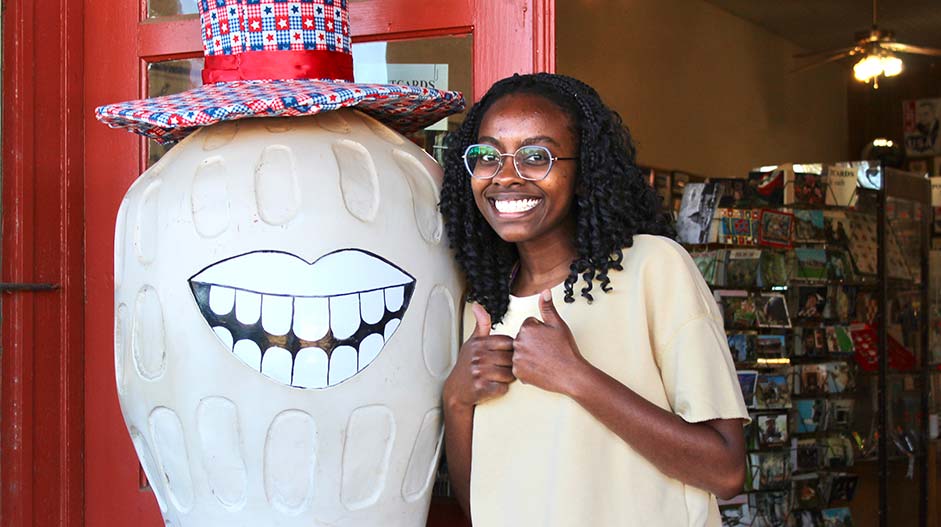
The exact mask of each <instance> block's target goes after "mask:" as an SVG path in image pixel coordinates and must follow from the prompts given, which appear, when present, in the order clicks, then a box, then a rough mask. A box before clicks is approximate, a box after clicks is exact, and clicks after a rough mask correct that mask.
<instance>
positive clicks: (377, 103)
mask: <svg viewBox="0 0 941 527" xmlns="http://www.w3.org/2000/svg"><path fill="white" fill-rule="evenodd" d="M347 1H348V0H197V4H198V7H199V17H200V22H201V25H202V39H203V54H204V58H205V65H204V68H203V86H201V87H199V88H196V89H193V90H189V91H186V92H183V93H178V94H175V95H166V96H163V97H154V98H151V99H143V100H138V101H129V102H122V103H118V104H109V105H107V106H101V107H99V108H98V109H97V110H95V117H97V118H98V120H100V121H102V122H103V123H105V124H107V125H108V126H111V127H113V128H127V129H128V130H130V131H132V132H136V133H138V134H141V135H144V136H147V137H151V138H153V139H155V140H156V141H157V142H159V143H174V142H176V141H179V140H181V139H183V138H184V137H186V136H187V135H189V134H190V133H192V132H193V131H195V130H196V128H198V127H201V126H207V125H211V124H214V123H217V122H220V121H229V120H234V119H244V118H247V117H277V116H296V115H313V114H316V113H319V112H324V111H330V110H337V109H339V108H345V107H351V106H355V107H356V108H358V109H360V110H362V111H364V112H366V113H368V114H370V115H372V116H373V117H375V118H377V119H378V120H380V121H382V122H384V123H385V124H387V125H389V126H391V127H392V128H395V129H396V130H398V131H400V132H402V133H408V132H412V131H415V130H420V129H422V128H424V127H425V126H428V125H430V124H432V123H434V122H437V121H438V120H440V119H442V118H443V117H445V116H447V115H449V114H452V113H455V112H459V111H461V110H462V109H463V108H464V97H463V95H461V94H460V93H459V92H454V91H441V90H435V89H429V88H419V87H414V86H400V85H391V84H355V83H353V54H352V53H351V51H350V26H349V11H348V10H347Z"/></svg>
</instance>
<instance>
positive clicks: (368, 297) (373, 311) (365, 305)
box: [359, 289, 386, 324]
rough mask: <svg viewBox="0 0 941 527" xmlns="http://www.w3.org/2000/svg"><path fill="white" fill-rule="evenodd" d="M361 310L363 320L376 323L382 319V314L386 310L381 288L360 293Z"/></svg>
mask: <svg viewBox="0 0 941 527" xmlns="http://www.w3.org/2000/svg"><path fill="white" fill-rule="evenodd" d="M359 306H360V312H361V313H362V315H363V322H365V323H367V324H375V323H376V322H379V321H380V320H382V315H384V314H385V312H386V306H385V301H384V300H383V294H382V290H381V289H377V290H375V291H369V292H366V293H360V295H359Z"/></svg>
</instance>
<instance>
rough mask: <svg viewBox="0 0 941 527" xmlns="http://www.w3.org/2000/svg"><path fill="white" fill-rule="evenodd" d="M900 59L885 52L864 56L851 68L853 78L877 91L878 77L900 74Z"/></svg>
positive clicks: (901, 65) (870, 53)
mask: <svg viewBox="0 0 941 527" xmlns="http://www.w3.org/2000/svg"><path fill="white" fill-rule="evenodd" d="M902 67H903V64H902V59H900V58H898V57H896V56H895V55H893V54H891V53H887V52H885V51H880V52H875V53H874V52H872V51H870V52H869V53H867V54H866V56H864V57H863V58H862V59H860V60H859V62H857V63H856V65H855V66H853V76H854V77H856V80H858V81H860V82H865V83H866V84H869V83H870V82H872V87H873V89H876V90H878V89H879V77H895V76H896V75H898V74H899V73H902Z"/></svg>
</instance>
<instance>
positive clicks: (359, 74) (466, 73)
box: [353, 35, 474, 163]
mask: <svg viewBox="0 0 941 527" xmlns="http://www.w3.org/2000/svg"><path fill="white" fill-rule="evenodd" d="M472 43H473V40H472V37H471V35H460V36H455V37H436V38H425V39H417V40H396V41H390V42H364V43H360V44H353V70H354V73H353V75H354V77H355V78H356V81H357V82H362V83H380V84H386V83H391V84H408V85H413V86H425V87H429V88H436V89H439V90H456V91H459V92H461V93H463V94H464V98H465V99H466V100H467V101H473V100H474V94H473V93H471V86H472V84H471V82H472V79H471V60H472V53H471V51H472ZM465 113H466V110H465V112H461V113H458V114H455V115H451V116H449V117H447V118H445V119H442V120H441V121H439V122H437V123H435V124H433V125H431V126H429V127H428V128H426V129H425V130H424V131H422V132H417V133H415V134H412V135H411V136H410V137H409V138H410V139H411V140H412V141H414V142H415V143H417V144H418V145H420V146H421V147H423V148H424V149H425V150H426V151H428V153H430V154H431V155H433V156H434V157H435V159H437V160H438V162H439V163H442V162H443V159H442V156H443V152H444V150H443V149H444V136H445V135H446V134H447V133H448V132H453V131H454V130H457V128H458V127H459V126H460V125H461V123H462V122H464V115H465Z"/></svg>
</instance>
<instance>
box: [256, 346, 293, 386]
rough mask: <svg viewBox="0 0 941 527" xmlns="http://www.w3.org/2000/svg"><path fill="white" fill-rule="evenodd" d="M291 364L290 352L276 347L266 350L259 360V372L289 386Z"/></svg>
mask: <svg viewBox="0 0 941 527" xmlns="http://www.w3.org/2000/svg"><path fill="white" fill-rule="evenodd" d="M293 363H294V360H293V358H292V357H291V352H290V351H288V350H286V349H284V348H278V347H272V348H268V349H267V350H265V356H264V357H263V358H262V360H261V372H262V373H264V374H265V375H267V376H268V377H271V378H272V379H274V380H276V381H278V382H281V383H284V384H291V366H292V365H293Z"/></svg>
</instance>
